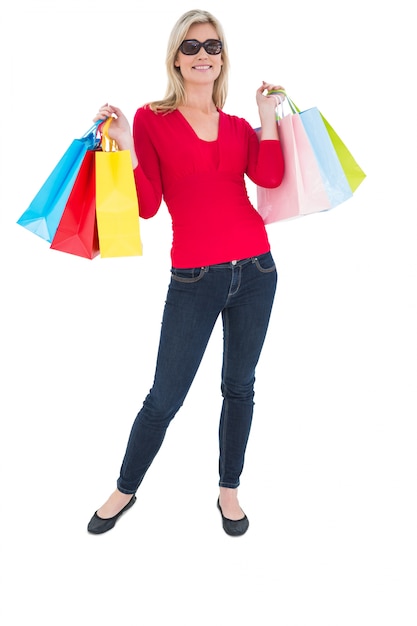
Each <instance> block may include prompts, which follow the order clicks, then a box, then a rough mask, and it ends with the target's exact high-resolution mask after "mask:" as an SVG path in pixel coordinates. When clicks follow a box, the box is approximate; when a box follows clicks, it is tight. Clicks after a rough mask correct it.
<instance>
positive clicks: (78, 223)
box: [51, 150, 100, 259]
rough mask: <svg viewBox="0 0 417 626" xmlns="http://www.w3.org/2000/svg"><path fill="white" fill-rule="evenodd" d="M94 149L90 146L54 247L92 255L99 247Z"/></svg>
mask: <svg viewBox="0 0 417 626" xmlns="http://www.w3.org/2000/svg"><path fill="white" fill-rule="evenodd" d="M95 155H96V151H95V150H88V151H87V152H86V154H85V156H84V159H83V162H82V164H81V168H80V171H79V172H78V175H77V178H76V179H75V182H74V186H73V188H72V190H71V193H70V195H69V198H68V200H67V203H66V205H65V208H64V212H63V214H62V217H61V220H60V222H59V224H58V228H57V231H56V233H55V236H54V238H53V240H52V243H51V248H52V249H54V250H61V251H62V252H67V253H69V254H75V255H77V256H81V257H85V258H87V259H93V258H94V257H96V256H97V255H98V254H99V252H100V250H99V242H98V234H97V219H96V182H95Z"/></svg>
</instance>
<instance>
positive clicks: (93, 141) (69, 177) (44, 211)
mask: <svg viewBox="0 0 417 626" xmlns="http://www.w3.org/2000/svg"><path fill="white" fill-rule="evenodd" d="M99 123H101V120H100V121H98V122H96V123H95V124H94V125H93V126H92V127H91V128H90V129H89V130H88V131H87V132H86V133H85V135H83V137H81V138H80V139H74V140H73V142H72V143H71V144H70V146H69V148H68V149H67V151H66V152H65V154H64V155H63V156H62V157H61V159H60V161H59V162H58V163H57V165H56V166H55V168H54V169H53V170H52V172H51V174H50V175H49V176H48V178H47V179H46V181H45V182H44V184H43V185H42V187H41V188H40V189H39V191H38V193H37V194H36V196H35V197H34V198H33V200H32V202H31V203H30V205H29V207H28V208H27V209H26V211H24V213H23V214H22V215H21V216H20V218H19V219H18V220H17V224H20V225H21V226H23V227H24V228H26V229H27V230H29V231H31V232H33V233H34V234H35V235H38V236H39V237H41V238H42V239H45V240H46V241H48V242H52V239H53V237H54V235H55V232H56V229H57V228H58V224H59V221H60V219H61V216H62V213H63V211H64V207H65V205H66V202H67V200H68V198H69V195H70V192H71V189H72V186H73V184H74V181H75V179H76V177H77V174H78V171H79V169H80V167H81V163H82V161H83V158H84V155H85V153H86V152H87V150H88V149H92V148H94V147H96V146H97V145H98V143H99V140H98V138H97V126H98V124H99Z"/></svg>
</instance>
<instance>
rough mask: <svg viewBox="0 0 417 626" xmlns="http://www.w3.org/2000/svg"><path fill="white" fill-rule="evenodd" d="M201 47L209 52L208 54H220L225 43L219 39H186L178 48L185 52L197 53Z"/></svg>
mask: <svg viewBox="0 0 417 626" xmlns="http://www.w3.org/2000/svg"><path fill="white" fill-rule="evenodd" d="M201 48H204V50H205V51H206V52H207V54H220V52H221V51H222V48H223V44H222V42H221V41H220V40H219V39H207V40H206V41H204V42H203V43H201V41H197V39H185V40H184V41H183V42H182V44H181V45H180V47H179V48H178V50H179V51H180V52H182V53H183V54H188V55H191V54H197V52H199V51H200V49H201Z"/></svg>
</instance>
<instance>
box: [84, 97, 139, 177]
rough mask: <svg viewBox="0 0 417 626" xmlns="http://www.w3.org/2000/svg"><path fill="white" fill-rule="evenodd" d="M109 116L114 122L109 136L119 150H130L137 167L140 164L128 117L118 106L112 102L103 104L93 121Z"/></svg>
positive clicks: (110, 126)
mask: <svg viewBox="0 0 417 626" xmlns="http://www.w3.org/2000/svg"><path fill="white" fill-rule="evenodd" d="M108 117H111V118H112V122H111V124H110V125H109V128H108V131H107V134H108V136H109V137H110V139H113V140H114V141H115V142H116V143H117V146H118V148H119V150H130V153H131V157H132V165H133V169H135V167H136V166H137V164H138V159H137V156H136V152H135V146H134V142H133V136H132V131H131V129H130V124H129V122H128V119H127V117H126V116H125V115H124V114H123V113H122V111H121V110H120V109H119V108H118V107H115V106H113V105H111V104H103V106H101V107H100V108H99V110H98V112H97V114H96V115H95V117H94V118H93V122H98V121H99V120H103V122H104V121H105V120H106V119H107V118H108ZM99 130H100V126H99Z"/></svg>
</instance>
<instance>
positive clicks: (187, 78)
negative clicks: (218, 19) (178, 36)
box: [175, 24, 223, 85]
mask: <svg viewBox="0 0 417 626" xmlns="http://www.w3.org/2000/svg"><path fill="white" fill-rule="evenodd" d="M185 39H196V40H197V41H200V42H201V43H203V42H205V41H207V39H215V40H218V39H219V37H218V35H217V32H216V30H215V28H214V26H213V25H212V24H193V26H191V27H190V28H189V30H188V32H187V34H186V36H185ZM222 65H223V61H222V55H221V53H220V54H209V53H208V52H206V50H205V49H204V48H203V47H201V48H200V50H199V51H198V52H197V53H196V54H192V55H188V54H183V53H182V52H181V51H180V50H179V51H178V54H177V58H176V60H175V67H178V68H180V72H181V75H182V77H183V79H184V84H187V83H190V84H191V83H193V84H201V85H207V84H214V81H215V80H216V78H218V76H219V74H220V71H221V66H222Z"/></svg>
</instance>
